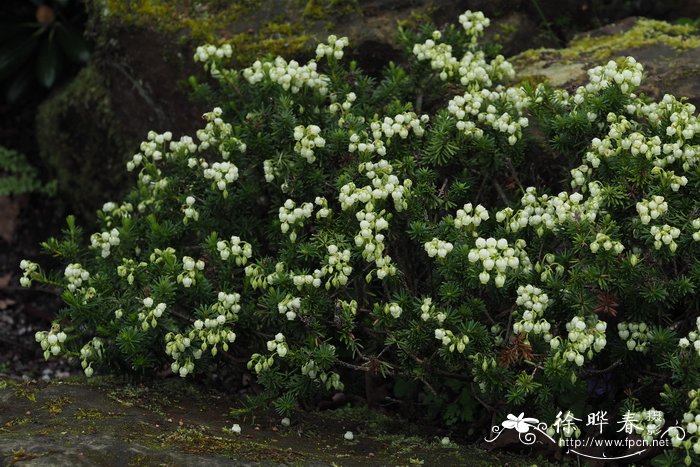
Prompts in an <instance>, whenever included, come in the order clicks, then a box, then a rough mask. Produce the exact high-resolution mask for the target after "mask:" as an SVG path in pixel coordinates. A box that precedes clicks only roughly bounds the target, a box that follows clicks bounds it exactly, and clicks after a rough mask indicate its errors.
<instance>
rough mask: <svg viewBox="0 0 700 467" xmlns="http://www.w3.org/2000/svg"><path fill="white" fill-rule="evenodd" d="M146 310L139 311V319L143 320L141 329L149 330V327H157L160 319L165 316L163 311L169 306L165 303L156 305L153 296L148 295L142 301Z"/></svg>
mask: <svg viewBox="0 0 700 467" xmlns="http://www.w3.org/2000/svg"><path fill="white" fill-rule="evenodd" d="M142 303H143V307H144V311H141V312H139V321H141V329H143V330H144V331H148V329H149V328H153V329H155V328H156V326H157V325H158V319H159V318H160V317H161V316H163V312H164V311H165V309H166V308H167V305H166V304H165V303H159V304H157V305H156V306H153V305H154V302H153V299H152V298H151V297H146V298H144V299H143V301H142Z"/></svg>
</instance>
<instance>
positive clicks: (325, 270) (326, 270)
mask: <svg viewBox="0 0 700 467" xmlns="http://www.w3.org/2000/svg"><path fill="white" fill-rule="evenodd" d="M326 249H327V250H328V255H327V256H326V259H325V264H324V265H323V266H322V267H321V269H320V271H318V272H317V273H314V279H321V278H324V277H326V276H329V278H328V280H327V281H326V290H330V288H331V287H339V286H342V285H345V284H347V283H348V277H349V276H350V274H352V266H351V265H350V250H347V249H345V250H342V251H341V250H340V249H339V248H338V246H337V245H328V246H327V247H326Z"/></svg>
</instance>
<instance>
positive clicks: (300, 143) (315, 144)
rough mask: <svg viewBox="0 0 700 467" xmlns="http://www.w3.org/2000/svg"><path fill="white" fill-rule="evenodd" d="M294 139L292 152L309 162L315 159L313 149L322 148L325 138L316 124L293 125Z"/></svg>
mask: <svg viewBox="0 0 700 467" xmlns="http://www.w3.org/2000/svg"><path fill="white" fill-rule="evenodd" d="M294 140H295V141H296V144H295V145H294V152H296V153H297V154H299V155H301V157H303V158H304V159H306V162H308V163H309V164H311V163H312V162H314V161H315V160H316V155H315V154H314V149H316V148H323V147H324V146H325V145H326V140H325V139H323V138H322V137H321V128H319V127H318V126H317V125H308V126H306V127H304V126H302V125H299V126H297V127H295V128H294Z"/></svg>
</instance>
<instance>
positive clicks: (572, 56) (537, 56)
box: [513, 18, 700, 64]
mask: <svg viewBox="0 0 700 467" xmlns="http://www.w3.org/2000/svg"><path fill="white" fill-rule="evenodd" d="M656 44H664V45H667V46H669V47H671V48H673V49H675V50H678V51H682V50H687V49H692V48H696V47H700V35H698V30H697V28H696V27H695V26H692V25H674V24H669V23H666V22H664V21H656V20H651V19H646V18H640V19H638V20H637V21H636V22H635V23H634V25H632V27H631V28H629V29H627V30H625V31H622V32H618V33H615V34H605V33H603V34H590V35H583V36H577V37H575V38H574V39H573V40H572V41H571V43H570V44H569V46H568V47H567V48H565V49H549V48H539V49H531V50H527V51H525V52H523V53H521V54H519V55H518V56H517V57H515V58H514V59H513V61H514V62H516V63H520V64H527V63H534V62H538V61H544V60H552V59H554V58H557V59H559V60H562V61H565V62H571V61H574V60H580V59H581V58H582V57H589V58H591V59H593V60H596V61H602V60H606V59H609V58H611V57H613V56H614V55H616V54H619V53H620V51H624V50H630V49H637V48H642V47H648V46H651V45H656Z"/></svg>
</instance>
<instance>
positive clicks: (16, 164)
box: [0, 146, 56, 196]
mask: <svg viewBox="0 0 700 467" xmlns="http://www.w3.org/2000/svg"><path fill="white" fill-rule="evenodd" d="M55 191H56V182H50V183H47V184H43V183H42V182H41V181H40V180H39V174H38V173H37V170H36V168H34V167H33V166H32V165H30V164H29V162H28V161H27V158H26V157H25V156H24V155H23V154H20V153H18V152H17V151H13V150H11V149H7V148H5V147H2V146H0V196H8V195H19V194H23V193H43V194H47V195H53V194H54V193H55Z"/></svg>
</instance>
